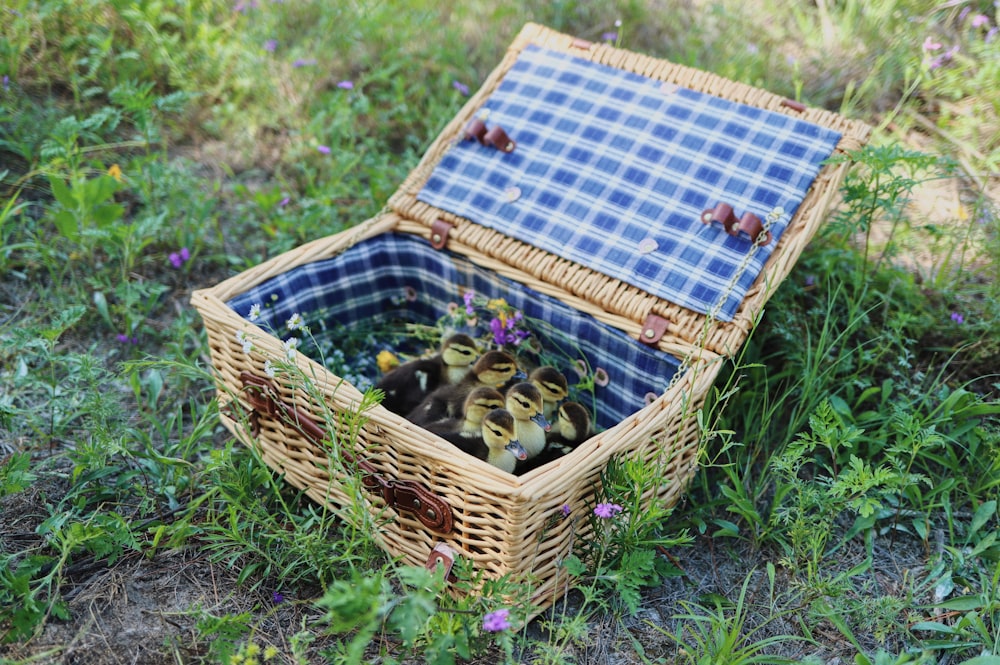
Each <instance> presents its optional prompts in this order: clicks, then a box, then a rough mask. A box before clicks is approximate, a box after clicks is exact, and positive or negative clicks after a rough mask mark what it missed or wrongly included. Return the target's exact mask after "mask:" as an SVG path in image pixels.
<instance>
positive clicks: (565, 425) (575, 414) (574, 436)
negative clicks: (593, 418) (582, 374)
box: [517, 402, 590, 474]
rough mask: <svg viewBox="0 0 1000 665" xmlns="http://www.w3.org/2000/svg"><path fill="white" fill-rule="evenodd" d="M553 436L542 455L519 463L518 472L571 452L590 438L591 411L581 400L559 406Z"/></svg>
mask: <svg viewBox="0 0 1000 665" xmlns="http://www.w3.org/2000/svg"><path fill="white" fill-rule="evenodd" d="M552 432H553V436H552V437H551V438H550V439H549V441H548V443H547V444H546V446H545V450H543V451H542V452H541V454H540V455H538V456H537V457H534V458H533V459H531V460H529V461H528V462H527V463H519V464H518V465H517V473H518V474H521V473H527V472H528V471H531V470H532V469H537V468H538V467H540V466H542V465H543V464H548V463H549V462H551V461H552V460H555V459H558V458H560V457H562V456H563V455H566V454H569V453H570V452H572V451H573V449H574V448H576V447H577V446H579V445H580V444H581V443H583V442H584V441H586V440H587V439H588V438H590V412H589V411H587V409H586V407H584V406H583V405H582V404H580V403H579V402H564V403H563V404H562V405H561V406H560V407H559V413H558V415H557V420H556V424H555V426H553V427H552Z"/></svg>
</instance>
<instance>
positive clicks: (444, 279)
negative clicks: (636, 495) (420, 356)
mask: <svg viewBox="0 0 1000 665" xmlns="http://www.w3.org/2000/svg"><path fill="white" fill-rule="evenodd" d="M469 289H471V290H473V291H475V292H476V293H477V294H479V295H480V296H485V297H486V298H504V299H505V300H506V301H507V302H508V303H509V304H510V305H511V306H513V307H514V308H516V309H519V310H521V312H522V313H523V314H524V316H525V317H527V318H528V320H529V326H530V327H532V329H533V331H534V332H535V333H537V336H538V338H539V342H540V343H541V345H542V347H543V348H544V349H545V350H546V351H547V352H548V353H549V354H551V357H552V358H559V359H561V360H555V361H553V362H554V363H555V364H556V366H557V367H558V368H559V369H560V370H561V371H562V372H563V374H565V375H566V377H567V379H569V380H570V383H571V384H573V383H575V382H576V381H577V379H578V375H577V373H576V372H575V371H574V370H573V367H574V365H575V361H576V360H577V359H582V360H584V361H585V362H586V363H587V364H588V365H589V367H590V368H591V369H592V370H594V369H596V368H602V369H604V370H605V371H606V372H607V375H608V383H607V385H606V386H599V387H597V388H596V392H595V397H596V399H597V402H598V404H597V409H596V411H597V414H596V415H597V421H596V424H597V426H598V427H600V428H607V427H611V426H612V425H615V424H617V423H618V422H619V421H621V420H622V419H623V418H625V417H626V416H628V415H629V414H631V413H634V412H635V411H638V410H639V409H641V408H642V407H643V406H645V400H646V396H647V394H648V393H655V394H657V395H658V394H660V393H662V392H663V391H664V390H665V389H666V387H667V385H668V384H669V383H670V380H671V378H672V377H673V375H674V374H675V373H676V372H677V368H678V367H679V365H680V363H679V361H678V359H677V358H674V357H673V356H671V355H669V354H666V353H663V352H662V351H659V350H656V349H652V348H649V347H647V346H645V345H643V344H639V343H637V342H636V341H635V340H633V339H631V338H630V337H628V336H627V335H626V334H625V333H623V332H621V331H620V330H617V329H615V328H612V327H610V326H607V325H604V324H602V323H600V322H599V321H597V320H595V319H594V318H593V317H591V316H589V315H586V314H583V313H581V312H579V311H578V310H576V309H574V308H572V307H570V306H568V305H566V304H564V303H562V302H560V301H559V300H556V299H554V298H550V297H549V296H546V295H545V294H542V293H538V292H536V291H534V290H532V289H529V288H527V287H524V286H522V285H520V284H516V283H515V282H512V281H511V280H508V279H506V278H503V277H500V276H498V275H496V274H495V273H493V272H492V271H489V270H486V269H484V268H480V267H478V266H476V265H475V264H473V263H471V262H469V261H468V260H466V259H464V258H461V257H457V256H455V255H453V254H451V253H450V252H448V251H438V250H435V249H433V248H432V247H431V246H430V245H429V244H428V243H427V242H426V241H425V240H423V239H420V238H417V237H415V236H409V235H405V234H392V233H388V234H382V235H379V236H376V237H374V238H370V239H368V240H365V241H363V242H360V243H358V244H357V245H355V246H353V247H351V248H350V249H348V250H347V251H345V252H343V253H342V254H339V255H337V256H335V257H333V258H330V259H326V260H323V261H317V262H314V263H308V264H306V265H303V266H299V267H297V268H293V269H292V270H289V271H288V272H285V273H283V274H281V275H279V276H277V277H274V278H272V279H270V280H268V281H266V282H264V283H262V284H260V285H258V286H256V287H254V288H252V289H250V290H249V291H247V292H245V293H242V294H241V295H239V296H236V297H235V298H233V299H231V300H229V301H228V302H227V303H226V304H227V305H228V306H229V307H230V308H232V309H233V310H234V311H235V312H236V313H237V314H239V315H240V316H242V317H244V318H248V317H249V315H250V310H251V307H252V306H253V305H254V304H259V305H262V308H261V311H260V315H259V318H258V319H257V320H256V323H257V325H259V326H261V327H262V328H263V329H264V330H268V331H271V332H273V333H274V334H275V335H278V336H280V337H281V338H282V339H288V338H289V337H291V336H297V337H301V336H302V333H300V332H296V331H289V330H288V329H287V327H286V323H287V322H288V320H289V319H291V318H292V316H293V315H294V314H298V315H299V316H301V317H303V318H304V320H305V321H306V322H307V323H308V324H309V326H310V328H311V329H312V330H314V331H316V330H319V329H322V328H324V327H329V328H333V327H334V326H338V327H339V326H344V328H345V329H346V330H348V331H352V332H362V333H364V332H365V331H375V330H379V329H384V327H385V325H386V324H387V323H389V322H400V327H401V329H402V323H401V322H413V323H425V324H432V323H434V322H436V321H438V320H439V319H440V318H441V317H443V316H445V315H446V314H447V313H448V308H449V304H453V303H457V304H459V305H460V304H462V296H463V295H464V293H465V292H466V291H467V290H469ZM532 322H543V323H544V324H546V325H545V326H544V327H540V326H535V325H534V324H533V323H532ZM377 346H378V341H377V340H376V342H375V348H372V350H371V352H372V354H373V355H374V354H376V353H378V350H379V349H378V348H377ZM301 348H302V349H303V351H304V352H308V348H309V347H308V345H307V344H304V345H303V346H302V347H301ZM313 360H316V361H320V358H313ZM373 365H374V363H367V366H369V367H371V366H373ZM367 378H368V379H370V380H371V382H372V383H374V382H375V381H377V380H378V376H370V377H367ZM586 406H590V405H589V404H587V405H586Z"/></svg>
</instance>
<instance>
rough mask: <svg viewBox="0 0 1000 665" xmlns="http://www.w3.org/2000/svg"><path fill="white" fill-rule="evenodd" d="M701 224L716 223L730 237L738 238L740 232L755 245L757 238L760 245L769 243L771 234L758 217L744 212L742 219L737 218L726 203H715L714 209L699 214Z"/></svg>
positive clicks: (731, 207)
mask: <svg viewBox="0 0 1000 665" xmlns="http://www.w3.org/2000/svg"><path fill="white" fill-rule="evenodd" d="M701 222H702V224H711V223H712V222H718V223H720V224H722V228H724V229H725V230H726V233H728V234H729V235H731V236H738V235H739V234H740V232H741V231H742V232H743V233H745V234H747V235H748V236H750V240H751V242H753V243H755V244H756V243H757V239H758V238H760V239H761V240H760V244H761V245H766V244H768V243H769V242H771V234H770V233H769V232H768V231H767V230H765V229H764V224H763V222H761V221H760V217H758V216H757V215H755V214H753V213H752V212H745V213H743V216H742V217H739V218H737V217H736V213H735V212H734V211H733V206H731V205H729V204H728V203H716V204H715V207H714V208H708V209H706V210H705V211H704V212H702V213H701ZM762 234H763V235H762Z"/></svg>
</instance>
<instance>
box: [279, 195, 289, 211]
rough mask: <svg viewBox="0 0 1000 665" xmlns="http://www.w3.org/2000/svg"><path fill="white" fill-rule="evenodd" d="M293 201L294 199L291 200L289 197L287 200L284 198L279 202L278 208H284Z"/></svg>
mask: <svg viewBox="0 0 1000 665" xmlns="http://www.w3.org/2000/svg"><path fill="white" fill-rule="evenodd" d="M291 200H292V199H290V198H289V197H287V196H286V197H285V198H283V199H281V200H280V201H278V207H279V208H284V207H285V206H286V205H288V202H289V201H291Z"/></svg>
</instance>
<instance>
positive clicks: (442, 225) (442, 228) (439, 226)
mask: <svg viewBox="0 0 1000 665" xmlns="http://www.w3.org/2000/svg"><path fill="white" fill-rule="evenodd" d="M453 228H455V225H454V224H452V223H450V222H446V221H444V220H443V219H440V218H438V219H436V220H434V223H433V224H431V247H433V248H434V249H444V248H445V245H447V244H448V234H449V233H450V232H451V230H452V229H453Z"/></svg>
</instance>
